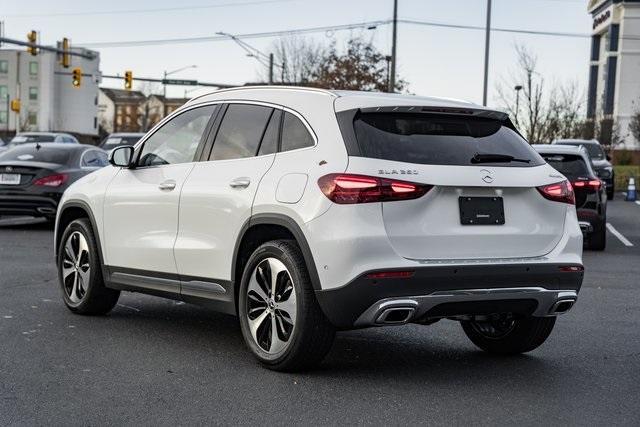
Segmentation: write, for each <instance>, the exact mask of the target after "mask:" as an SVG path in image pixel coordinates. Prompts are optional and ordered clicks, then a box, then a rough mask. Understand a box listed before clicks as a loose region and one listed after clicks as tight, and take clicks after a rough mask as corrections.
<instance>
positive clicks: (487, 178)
mask: <svg viewBox="0 0 640 427" xmlns="http://www.w3.org/2000/svg"><path fill="white" fill-rule="evenodd" d="M480 174H481V175H482V180H483V181H484V182H486V183H487V184H491V183H492V182H493V172H491V171H490V170H489V169H482V170H481V171H480Z"/></svg>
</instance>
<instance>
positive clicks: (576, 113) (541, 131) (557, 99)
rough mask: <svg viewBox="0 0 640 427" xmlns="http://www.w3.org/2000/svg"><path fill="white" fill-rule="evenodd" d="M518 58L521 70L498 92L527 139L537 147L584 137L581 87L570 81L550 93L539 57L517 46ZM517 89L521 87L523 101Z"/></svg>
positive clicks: (521, 46)
mask: <svg viewBox="0 0 640 427" xmlns="http://www.w3.org/2000/svg"><path fill="white" fill-rule="evenodd" d="M516 55H517V58H518V62H517V63H518V70H517V72H516V73H515V74H512V75H511V76H510V77H509V78H508V79H503V81H502V82H501V84H499V85H498V87H497V93H498V100H499V101H500V103H501V104H502V105H503V107H504V108H505V109H506V110H507V112H508V113H509V114H510V115H511V116H512V117H513V118H514V120H515V122H516V126H518V127H519V128H520V130H521V132H522V133H523V134H524V136H525V137H526V138H527V140H529V142H530V143H532V144H536V143H549V142H551V141H552V140H553V139H556V138H576V137H580V136H582V134H583V132H584V119H583V114H582V110H583V105H584V96H583V94H582V91H581V90H580V88H579V86H578V84H577V83H575V82H570V83H569V84H565V85H556V86H554V87H552V88H551V89H550V90H547V85H546V81H545V79H544V76H542V75H541V74H540V73H539V72H538V71H537V66H538V59H537V57H536V56H535V55H534V54H533V53H532V52H531V51H529V50H528V49H527V48H526V47H525V46H523V45H516ZM515 86H521V87H522V90H521V92H522V94H521V96H520V99H518V93H517V91H514V89H513V88H514V87H515ZM518 101H519V102H518Z"/></svg>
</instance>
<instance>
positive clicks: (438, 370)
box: [0, 196, 640, 426]
mask: <svg viewBox="0 0 640 427" xmlns="http://www.w3.org/2000/svg"><path fill="white" fill-rule="evenodd" d="M620 199H621V197H619V196H618V197H617V200H615V201H614V202H612V203H611V204H610V206H609V222H610V223H611V225H612V226H613V229H614V230H616V231H617V232H618V234H620V235H622V237H623V238H624V239H623V240H620V239H619V238H618V237H616V236H615V235H614V234H611V233H610V234H609V236H608V247H607V250H606V251H605V252H604V253H596V252H585V256H584V261H585V267H586V276H585V282H584V285H583V288H582V291H581V293H580V298H579V301H578V304H577V305H576V306H575V308H574V309H573V310H572V311H571V312H569V313H567V314H565V315H563V316H561V317H560V318H559V320H558V323H557V324H556V327H555V330H554V332H553V334H552V335H551V337H550V338H549V340H548V341H547V342H546V343H545V344H544V345H543V346H542V347H540V348H539V349H538V350H536V351H534V352H532V353H530V354H528V355H525V356H519V357H515V358H496V357H491V356H487V355H485V354H483V353H482V352H480V351H479V350H477V349H476V348H475V347H474V346H473V345H472V344H471V342H470V341H468V340H467V338H466V337H465V336H464V334H463V332H462V330H461V328H460V327H459V325H458V324H457V323H454V322H451V321H442V322H439V323H436V324H435V325H432V326H417V325H410V326H404V327H387V328H379V329H368V330H361V331H355V332H344V333H340V334H338V337H337V339H336V342H335V345H334V347H333V349H332V351H331V353H330V354H329V356H328V357H327V359H326V360H325V362H324V363H323V364H322V366H321V368H320V369H318V370H315V371H313V372H309V373H305V374H295V375H291V374H282V373H275V372H271V371H268V370H265V369H263V368H261V367H260V366H259V365H258V364H257V363H256V362H255V361H254V360H253V359H252V357H251V356H250V354H249V353H248V352H247V351H246V350H245V348H244V344H243V341H242V336H241V333H240V329H239V326H238V324H237V323H236V320H235V319H234V318H233V317H229V316H224V315H220V314H216V313H213V312H210V311H207V310H204V309H201V308H199V307H196V306H191V305H187V304H182V303H176V302H174V301H168V300H163V299H160V298H154V297H149V296H142V295H137V294H130V293H126V294H123V295H122V296H121V298H120V302H119V304H118V306H117V307H116V308H115V309H114V310H113V311H112V313H111V314H110V315H108V316H104V317H82V316H77V315H73V314H71V312H69V311H68V310H67V309H66V308H65V307H64V305H63V303H62V301H61V297H60V294H59V290H58V285H57V279H56V272H55V265H54V262H53V257H52V230H51V227H50V226H49V225H47V224H44V223H39V224H34V223H33V222H32V221H15V220H0V425H3V426H4V425H43V424H47V425H102V424H113V425H122V424H127V425H129V424H142V425H170V424H176V423H180V424H238V423H251V424H276V425H280V424H312V425H317V424H321V425H327V424H343V425H344V424H383V423H384V424H391V425H397V424H410V423H411V424H413V423H415V424H437V425H444V424H452V423H455V424H463V423H464V424H474V425H475V424H483V425H487V424H511V425H515V424H522V425H541V424H552V425H559V424H570V425H587V424H588V425H602V424H607V425H636V426H637V425H639V424H640V204H636V203H629V202H624V201H622V200H620ZM610 231H611V229H610ZM624 240H626V242H624ZM623 242H624V243H623ZM625 243H627V244H632V245H633V246H627V245H626V244H625Z"/></svg>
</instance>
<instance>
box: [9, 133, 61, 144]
mask: <svg viewBox="0 0 640 427" xmlns="http://www.w3.org/2000/svg"><path fill="white" fill-rule="evenodd" d="M54 139H55V138H54V136H53V135H16V136H14V137H13V139H12V140H11V144H12V145H18V144H27V143H29V142H53V140H54Z"/></svg>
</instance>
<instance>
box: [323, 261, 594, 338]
mask: <svg viewBox="0 0 640 427" xmlns="http://www.w3.org/2000/svg"><path fill="white" fill-rule="evenodd" d="M567 267H575V270H576V271H563V269H565V270H566V269H567ZM403 271H404V270H403ZM412 271H413V275H412V276H411V277H406V278H387V279H372V278H368V277H367V275H368V274H369V273H365V274H362V275H361V276H359V277H358V278H356V279H355V280H353V281H351V282H350V283H348V284H347V285H345V286H342V287H340V288H336V289H331V290H320V291H316V296H317V299H318V302H319V304H320V306H321V308H322V309H323V311H324V313H325V315H326V316H327V317H328V319H329V320H330V321H331V322H332V323H333V324H334V325H335V326H336V327H338V328H341V329H351V328H358V327H366V326H375V325H382V324H390V323H396V322H397V323H406V322H410V321H424V320H426V319H433V318H441V317H453V316H462V315H471V314H489V313H495V312H505V311H513V312H516V313H519V314H524V315H534V316H553V315H556V314H560V313H561V312H563V311H566V309H568V308H570V307H571V305H572V304H573V302H575V300H576V299H577V294H578V291H579V290H580V287H581V286H582V279H583V275H584V273H583V269H582V265H580V264H570V265H568V264H506V265H467V266H432V267H422V268H417V269H413V270H412ZM564 301H566V302H567V304H561V305H560V307H559V308H560V309H558V303H560V302H564ZM567 306H568V308H567ZM398 308H400V309H405V310H406V311H405V312H404V313H406V314H407V317H406V318H403V317H402V316H400V317H398V316H393V317H392V319H393V320H392V321H390V322H387V321H385V318H384V316H383V314H384V313H385V312H386V311H388V309H398ZM381 316H382V317H381Z"/></svg>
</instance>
